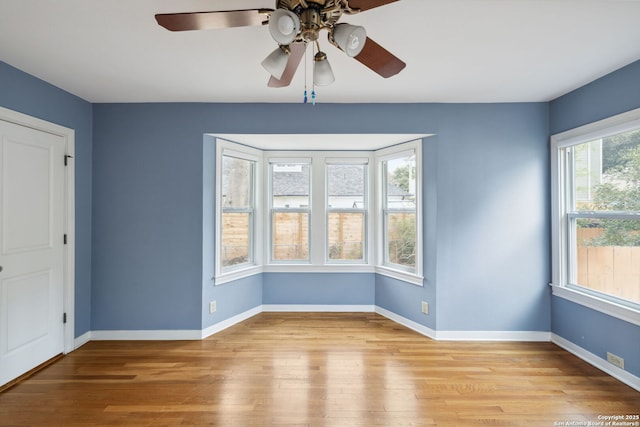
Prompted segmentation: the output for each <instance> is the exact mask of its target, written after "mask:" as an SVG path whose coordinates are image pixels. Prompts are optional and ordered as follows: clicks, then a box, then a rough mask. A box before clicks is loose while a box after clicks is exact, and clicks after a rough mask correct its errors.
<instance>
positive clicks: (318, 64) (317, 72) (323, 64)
mask: <svg viewBox="0 0 640 427" xmlns="http://www.w3.org/2000/svg"><path fill="white" fill-rule="evenodd" d="M335 80H336V78H335V76H334V75H333V70H332V69H331V65H330V64H329V61H327V54H326V53H324V52H318V53H316V54H315V56H314V57H313V84H314V85H316V86H329V85H330V84H331V83H333V82H334V81H335Z"/></svg>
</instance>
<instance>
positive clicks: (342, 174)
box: [327, 164, 366, 209]
mask: <svg viewBox="0 0 640 427" xmlns="http://www.w3.org/2000/svg"><path fill="white" fill-rule="evenodd" d="M365 167H366V166H365V165H331V164H330V165H327V191H328V204H329V208H330V209H363V208H364V191H365V179H366V176H365V170H366V169H365Z"/></svg>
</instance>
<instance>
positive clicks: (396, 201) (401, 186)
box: [382, 152, 417, 272]
mask: <svg viewBox="0 0 640 427" xmlns="http://www.w3.org/2000/svg"><path fill="white" fill-rule="evenodd" d="M416 172H417V165H416V155H415V153H414V152H411V153H408V154H407V153H400V154H399V155H398V156H397V157H392V158H389V159H386V160H383V161H382V193H383V196H382V200H383V205H382V218H383V233H382V237H383V264H384V265H386V266H390V267H393V268H398V269H401V270H406V271H410V272H415V271H416V247H417V231H416V230H417V227H416V225H417V204H416V195H417V192H416V189H417V180H416Z"/></svg>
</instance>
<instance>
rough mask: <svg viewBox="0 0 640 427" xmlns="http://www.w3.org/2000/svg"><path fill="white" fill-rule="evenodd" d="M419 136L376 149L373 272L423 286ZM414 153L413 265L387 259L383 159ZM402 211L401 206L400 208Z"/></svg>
mask: <svg viewBox="0 0 640 427" xmlns="http://www.w3.org/2000/svg"><path fill="white" fill-rule="evenodd" d="M421 142H422V140H421V139H419V140H414V141H409V142H405V143H402V144H398V145H395V146H392V147H387V148H383V149H380V150H377V151H376V152H375V163H376V272H377V273H379V274H382V275H385V276H390V277H393V278H398V279H401V280H403V281H406V282H409V283H413V284H415V285H418V286H423V281H424V277H423V250H424V245H423V233H422V230H423V223H424V221H423V215H422V197H423V194H422V176H423V175H422V164H423V161H422V160H423V159H422V144H421ZM409 155H413V156H415V162H416V176H415V179H416V190H415V193H416V194H415V205H416V208H415V216H416V251H415V267H414V268H409V267H405V266H402V265H401V264H395V263H389V262H386V247H387V244H386V241H387V240H386V215H385V212H386V211H388V209H387V207H386V191H387V190H386V170H385V169H386V168H385V166H384V165H385V164H386V162H388V161H390V160H394V159H399V158H403V157H407V156H409ZM403 211H404V210H403Z"/></svg>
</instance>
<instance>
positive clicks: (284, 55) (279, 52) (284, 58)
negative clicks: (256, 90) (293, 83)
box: [261, 45, 291, 80]
mask: <svg viewBox="0 0 640 427" xmlns="http://www.w3.org/2000/svg"><path fill="white" fill-rule="evenodd" d="M290 54H291V51H289V49H288V48H287V46H283V45H280V46H278V47H277V48H276V49H275V50H274V51H273V52H271V53H270V54H269V56H267V57H266V58H265V59H264V60H263V61H262V63H261V64H262V66H263V67H264V69H265V70H267V71H268V72H269V74H271V75H272V76H273V77H275V78H276V79H278V80H280V79H281V78H282V74H283V73H284V70H285V68H287V63H288V62H289V55H290Z"/></svg>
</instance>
